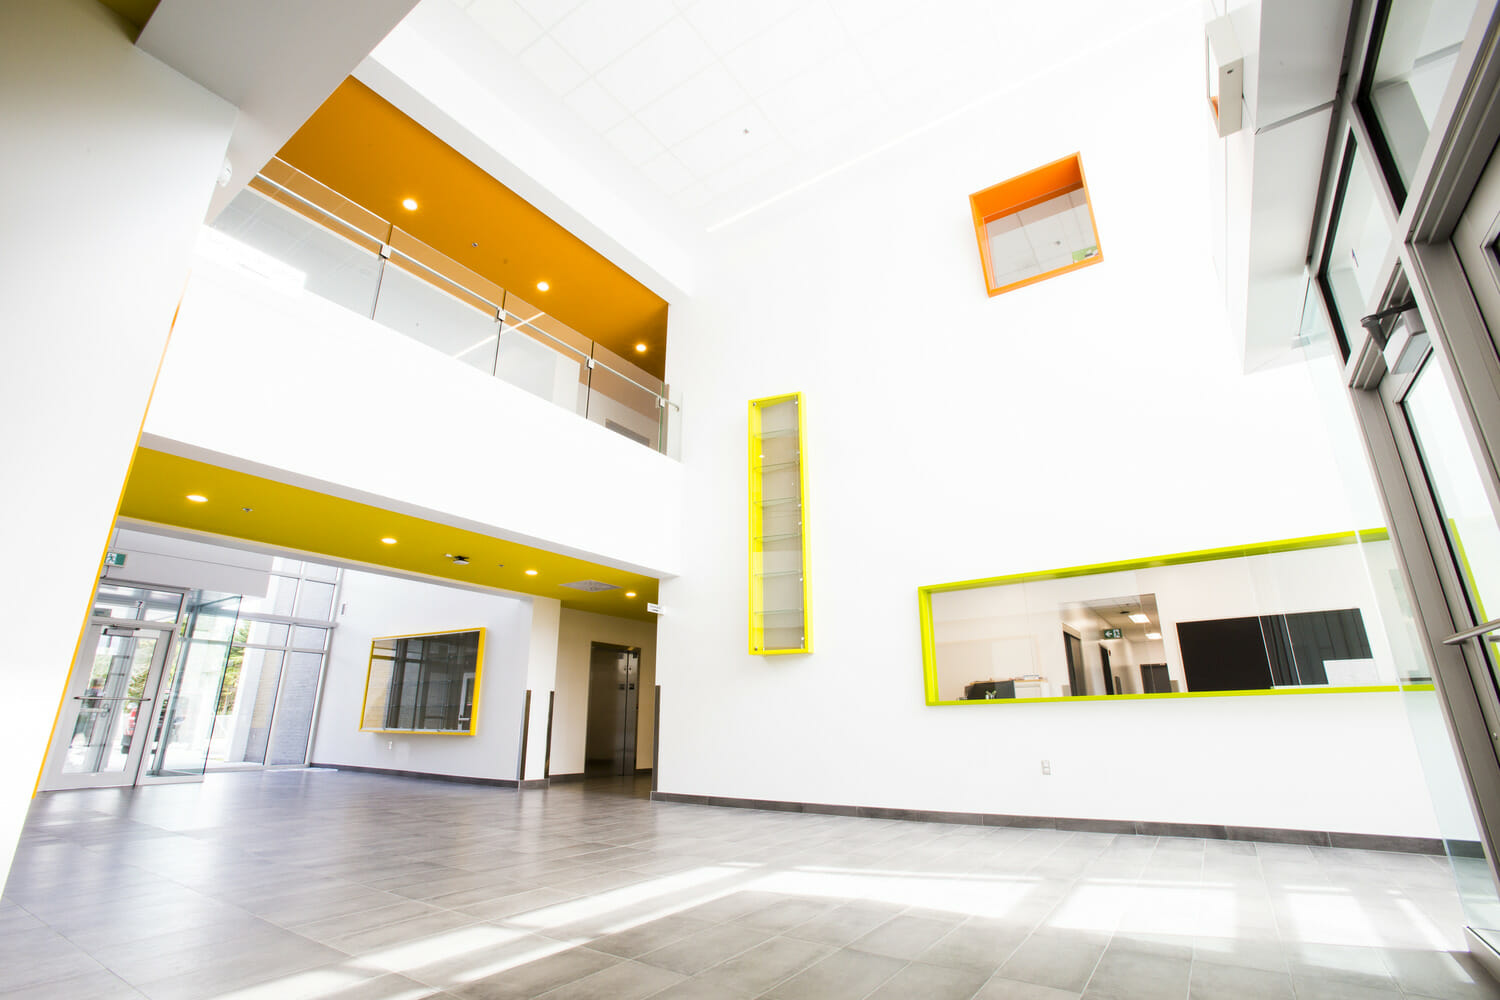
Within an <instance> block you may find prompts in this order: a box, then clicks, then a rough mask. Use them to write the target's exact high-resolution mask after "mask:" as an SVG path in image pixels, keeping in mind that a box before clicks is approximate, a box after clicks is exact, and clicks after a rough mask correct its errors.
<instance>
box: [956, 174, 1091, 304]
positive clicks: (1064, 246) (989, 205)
mask: <svg viewBox="0 0 1500 1000" xmlns="http://www.w3.org/2000/svg"><path fill="white" fill-rule="evenodd" d="M969 207H970V209H971V210H972V211H973V214H974V232H975V235H976V236H978V238H979V258H980V260H981V261H982V262H983V264H984V283H985V288H986V289H988V291H989V293H990V295H991V296H994V295H999V294H1000V293H1001V292H1008V291H1010V290H1011V289H1013V288H1020V287H1021V286H1022V285H1029V284H1032V283H1033V282H1037V281H1042V280H1043V279H1046V278H1051V277H1053V276H1054V275H1058V274H1062V273H1063V272H1064V271H1073V270H1076V269H1078V268H1080V267H1087V266H1088V265H1090V264H1097V263H1099V262H1100V261H1101V260H1103V259H1104V255H1103V254H1102V253H1101V252H1100V250H1099V230H1098V228H1097V227H1096V226H1095V225H1094V211H1093V208H1092V207H1091V206H1090V204H1089V191H1088V185H1087V184H1086V182H1085V181H1084V177H1083V161H1082V160H1081V159H1080V158H1079V156H1078V154H1077V153H1075V154H1073V155H1072V156H1068V157H1064V158H1063V159H1061V160H1058V161H1056V162H1055V163H1049V164H1047V165H1046V166H1044V167H1038V168H1036V169H1035V170H1031V171H1028V172H1026V173H1024V174H1021V175H1020V176H1019V177H1012V178H1011V179H1010V180H1008V181H1003V182H1001V183H999V184H996V185H995V186H993V187H988V188H985V189H984V190H983V191H980V192H978V193H977V194H972V195H970V196H969Z"/></svg>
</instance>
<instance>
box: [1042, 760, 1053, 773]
mask: <svg viewBox="0 0 1500 1000" xmlns="http://www.w3.org/2000/svg"><path fill="white" fill-rule="evenodd" d="M1042 773H1043V774H1051V773H1052V762H1051V761H1050V760H1044V761H1042Z"/></svg>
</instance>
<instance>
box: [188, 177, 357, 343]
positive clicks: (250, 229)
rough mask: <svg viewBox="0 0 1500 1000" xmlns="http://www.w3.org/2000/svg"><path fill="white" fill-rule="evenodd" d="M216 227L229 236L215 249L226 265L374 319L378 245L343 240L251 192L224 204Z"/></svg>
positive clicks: (352, 239) (214, 223)
mask: <svg viewBox="0 0 1500 1000" xmlns="http://www.w3.org/2000/svg"><path fill="white" fill-rule="evenodd" d="M213 228H214V229H215V230H217V231H218V232H219V233H221V234H223V235H224V236H226V237H228V241H219V242H218V244H217V245H216V247H215V249H216V251H217V253H218V254H219V255H222V256H224V257H225V258H227V259H226V263H232V264H236V265H238V266H240V267H243V268H245V269H246V270H249V271H252V272H254V273H257V274H260V275H262V276H263V277H265V278H267V279H268V280H270V281H272V282H273V283H281V284H285V285H288V286H295V287H301V288H305V289H306V290H307V291H309V292H312V293H313V294H314V295H318V296H321V297H322V298H325V299H328V300H329V301H330V302H336V303H338V304H339V305H341V306H343V307H344V308H346V309H351V310H353V311H354V312H357V313H359V314H360V315H362V316H368V315H370V309H371V307H372V305H373V304H374V302H375V289H376V286H377V285H378V284H379V283H380V244H379V243H378V242H377V241H375V240H372V239H370V238H368V237H364V236H340V235H338V234H337V233H334V232H332V231H331V230H329V229H327V228H325V227H324V226H321V225H319V224H317V223H315V222H313V221H311V220H310V219H308V218H307V217H306V216H305V215H303V214H301V213H300V212H298V211H296V210H294V209H291V208H288V207H286V206H285V205H282V204H278V203H277V202H276V201H273V200H272V199H271V198H269V197H268V196H266V195H264V194H262V193H260V192H258V191H256V190H254V189H248V188H247V189H246V190H244V191H242V192H240V194H238V195H237V196H235V198H234V200H233V201H231V202H230V203H229V204H228V205H226V206H224V210H223V211H222V212H220V213H219V217H218V218H217V219H215V220H214V222H213ZM351 232H352V231H351Z"/></svg>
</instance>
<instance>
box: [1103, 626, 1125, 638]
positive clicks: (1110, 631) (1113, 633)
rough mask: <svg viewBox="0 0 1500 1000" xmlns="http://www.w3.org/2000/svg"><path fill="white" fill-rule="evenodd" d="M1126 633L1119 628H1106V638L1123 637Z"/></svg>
mask: <svg viewBox="0 0 1500 1000" xmlns="http://www.w3.org/2000/svg"><path fill="white" fill-rule="evenodd" d="M1124 635H1125V633H1123V632H1121V631H1120V630H1119V629H1117V628H1107V629H1105V630H1104V638H1106V639H1121V638H1124Z"/></svg>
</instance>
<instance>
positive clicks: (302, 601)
mask: <svg viewBox="0 0 1500 1000" xmlns="http://www.w3.org/2000/svg"><path fill="white" fill-rule="evenodd" d="M333 589H334V588H333V584H331V583H323V582H321V581H318V580H303V581H302V588H301V589H300V590H298V591H297V605H296V608H297V610H296V616H297V617H298V618H316V619H318V620H320V621H325V622H326V621H328V619H330V618H332V617H333Z"/></svg>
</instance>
